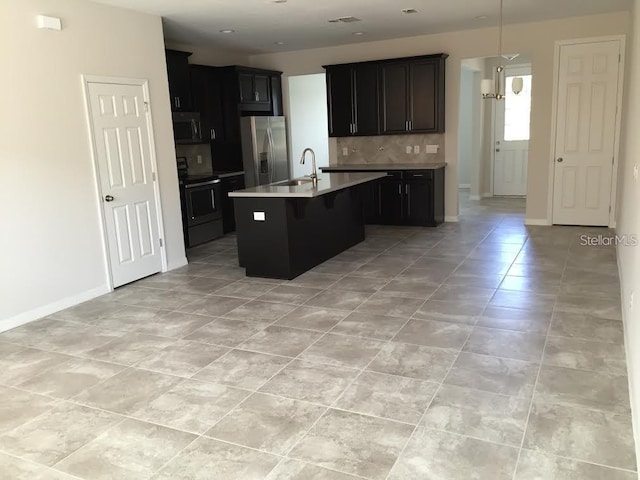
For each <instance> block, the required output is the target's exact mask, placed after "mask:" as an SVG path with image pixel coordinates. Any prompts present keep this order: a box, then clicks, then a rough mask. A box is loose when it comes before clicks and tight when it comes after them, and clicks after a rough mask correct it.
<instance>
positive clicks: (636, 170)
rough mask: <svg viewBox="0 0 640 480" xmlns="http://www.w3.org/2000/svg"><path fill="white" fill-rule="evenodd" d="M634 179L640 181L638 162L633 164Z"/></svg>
mask: <svg viewBox="0 0 640 480" xmlns="http://www.w3.org/2000/svg"><path fill="white" fill-rule="evenodd" d="M633 179H634V180H635V181H636V182H637V181H638V164H637V163H636V164H635V165H634V166H633Z"/></svg>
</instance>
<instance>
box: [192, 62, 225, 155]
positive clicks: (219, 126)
mask: <svg viewBox="0 0 640 480" xmlns="http://www.w3.org/2000/svg"><path fill="white" fill-rule="evenodd" d="M189 69H190V71H191V99H192V103H193V109H194V111H196V112H200V124H201V128H202V139H203V141H211V142H212V143H213V142H224V141H225V132H224V122H225V119H224V112H223V109H222V85H221V83H220V77H219V75H218V72H217V69H216V68H215V67H208V66H204V65H189Z"/></svg>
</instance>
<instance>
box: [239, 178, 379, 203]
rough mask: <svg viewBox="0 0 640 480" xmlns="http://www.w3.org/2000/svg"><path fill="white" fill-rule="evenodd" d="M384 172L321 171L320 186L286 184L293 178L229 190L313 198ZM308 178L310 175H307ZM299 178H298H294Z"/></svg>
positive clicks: (244, 195) (246, 194)
mask: <svg viewBox="0 0 640 480" xmlns="http://www.w3.org/2000/svg"><path fill="white" fill-rule="evenodd" d="M384 177H385V174H384V173H375V172H371V173H319V174H318V186H317V187H314V186H313V183H312V182H308V183H305V184H303V185H286V183H288V182H290V181H291V180H286V181H284V182H278V183H272V184H270V185H260V186H258V187H253V188H247V189H244V190H236V191H235V192H229V196H230V197H254V198H255V197H282V198H296V197H297V198H313V197H319V196H321V195H325V194H327V193H330V192H335V191H338V190H342V189H345V188H349V187H353V186H355V185H360V184H361V183H366V182H371V181H373V180H378V179H379V178H384ZM306 178H308V177H306ZM294 180H297V179H294Z"/></svg>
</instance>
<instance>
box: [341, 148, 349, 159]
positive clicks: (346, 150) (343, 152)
mask: <svg viewBox="0 0 640 480" xmlns="http://www.w3.org/2000/svg"><path fill="white" fill-rule="evenodd" d="M342 156H343V157H348V156H349V149H348V148H347V147H344V148H343V149H342Z"/></svg>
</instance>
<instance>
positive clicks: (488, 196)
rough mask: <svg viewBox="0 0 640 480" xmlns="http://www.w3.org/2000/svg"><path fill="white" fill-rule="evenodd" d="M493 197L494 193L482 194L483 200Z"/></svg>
mask: <svg viewBox="0 0 640 480" xmlns="http://www.w3.org/2000/svg"><path fill="white" fill-rule="evenodd" d="M491 197H493V193H487V192H485V193H483V194H482V198H491Z"/></svg>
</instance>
